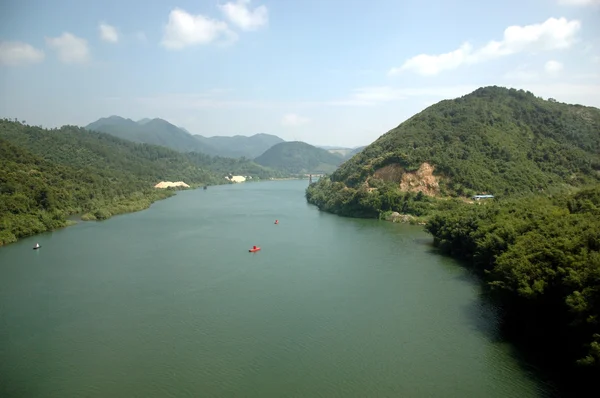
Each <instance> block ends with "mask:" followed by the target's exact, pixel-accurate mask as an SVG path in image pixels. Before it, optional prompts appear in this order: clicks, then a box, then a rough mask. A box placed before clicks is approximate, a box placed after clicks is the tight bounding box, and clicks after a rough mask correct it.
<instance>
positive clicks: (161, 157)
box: [0, 119, 225, 245]
mask: <svg viewBox="0 0 600 398" xmlns="http://www.w3.org/2000/svg"><path fill="white" fill-rule="evenodd" d="M162 180H170V181H178V180H184V181H185V182H187V183H189V184H217V183H224V182H225V179H224V178H223V177H221V176H219V175H217V174H215V173H214V172H212V171H209V170H206V169H203V168H201V167H198V166H197V165H196V164H194V163H193V162H191V161H190V160H189V159H188V158H187V157H186V156H185V155H184V154H180V153H178V152H175V151H173V150H171V149H167V148H163V147H159V146H153V145H146V144H137V143H133V142H129V141H125V140H122V139H119V138H116V137H113V136H111V135H108V134H103V133H93V132H89V131H87V130H84V129H81V128H78V127H73V126H65V127H62V128H60V129H52V130H46V129H42V128H39V127H33V126H27V125H24V124H21V123H18V122H11V121H8V120H5V119H4V120H0V245H2V244H6V243H10V242H13V241H15V240H16V239H18V238H21V237H24V236H28V235H32V234H35V233H39V232H43V231H47V230H51V229H54V228H58V227H61V226H64V225H66V223H67V221H66V219H67V217H68V216H69V215H71V214H78V213H85V217H86V218H88V219H105V218H108V217H110V216H112V215H115V214H120V213H124V212H128V211H135V210H141V209H144V208H146V207H148V206H149V205H150V204H151V203H152V202H153V201H155V200H157V199H161V198H166V197H168V196H170V195H172V193H173V192H172V191H170V190H157V189H155V188H153V186H154V185H155V184H156V183H157V182H160V181H162Z"/></svg>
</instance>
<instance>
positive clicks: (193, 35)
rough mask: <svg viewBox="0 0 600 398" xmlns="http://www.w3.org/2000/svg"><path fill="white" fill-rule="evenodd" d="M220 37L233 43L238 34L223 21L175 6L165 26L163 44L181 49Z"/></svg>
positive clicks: (214, 40) (169, 47)
mask: <svg viewBox="0 0 600 398" xmlns="http://www.w3.org/2000/svg"><path fill="white" fill-rule="evenodd" d="M219 39H224V42H225V43H231V42H233V41H235V40H236V39H237V34H236V33H235V32H233V31H232V30H231V29H229V26H228V25H227V23H225V22H223V21H219V20H215V19H211V18H209V17H205V16H204V15H201V14H198V15H192V14H190V13H188V12H186V11H184V10H182V9H180V8H175V9H173V10H172V11H171V12H170V14H169V22H168V23H167V24H166V26H165V28H164V35H163V39H162V41H161V44H162V45H163V46H164V47H165V48H168V49H171V50H181V49H183V48H185V47H188V46H194V45H203V44H209V43H213V42H216V41H218V40H219Z"/></svg>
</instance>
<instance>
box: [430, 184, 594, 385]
mask: <svg viewBox="0 0 600 398" xmlns="http://www.w3.org/2000/svg"><path fill="white" fill-rule="evenodd" d="M426 230H427V231H429V232H430V233H431V234H432V235H433V236H434V243H435V245H436V246H437V247H439V249H440V250H441V251H442V252H444V253H447V254H450V255H452V256H455V257H458V258H461V259H464V260H466V263H467V264H468V265H469V266H471V267H473V268H474V269H475V270H477V271H478V272H479V273H480V274H481V275H482V278H483V280H484V282H485V284H486V287H487V288H488V290H489V291H490V293H491V294H492V295H493V297H494V298H495V299H497V300H498V302H499V304H500V305H501V306H502V309H503V313H504V320H505V321H506V326H507V328H508V329H511V330H512V332H513V334H515V335H517V336H518V337H519V338H520V339H523V341H525V342H526V343H527V344H528V345H529V346H530V347H531V346H532V345H533V346H535V348H536V349H537V351H538V355H541V357H542V359H543V361H544V362H545V363H552V364H553V365H555V366H559V367H561V368H563V370H564V367H565V364H566V367H567V368H570V369H569V370H571V372H569V373H567V374H566V376H567V377H568V378H570V379H572V380H571V381H574V380H573V378H575V377H577V382H578V383H586V382H591V379H592V377H593V376H594V375H595V376H597V375H599V374H600V186H596V187H594V188H590V189H583V190H581V191H579V192H577V193H575V194H559V195H555V196H554V197H544V196H541V195H532V196H529V197H522V198H518V199H517V198H514V199H513V198H510V199H505V200H500V201H493V202H488V203H482V205H480V206H477V205H469V204H460V205H456V206H453V208H451V209H446V211H444V212H440V213H437V214H436V215H434V216H433V217H432V218H431V220H430V221H429V223H428V224H427V226H426Z"/></svg>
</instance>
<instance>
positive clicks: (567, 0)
mask: <svg viewBox="0 0 600 398" xmlns="http://www.w3.org/2000/svg"><path fill="white" fill-rule="evenodd" d="M558 4H562V5H566V6H591V5H600V0H558Z"/></svg>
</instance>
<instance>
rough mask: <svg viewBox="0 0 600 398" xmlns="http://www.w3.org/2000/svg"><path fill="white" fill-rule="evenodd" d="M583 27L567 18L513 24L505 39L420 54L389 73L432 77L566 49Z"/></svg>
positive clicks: (508, 29)
mask: <svg viewBox="0 0 600 398" xmlns="http://www.w3.org/2000/svg"><path fill="white" fill-rule="evenodd" d="M580 29H581V22H579V21H578V20H571V21H569V20H567V19H566V18H558V19H557V18H548V19H547V20H546V21H545V22H543V23H541V24H533V25H526V26H509V27H508V28H506V29H505V30H504V37H503V39H502V40H501V41H495V40H492V41H490V42H488V43H487V44H486V45H485V46H483V47H481V48H479V49H477V50H473V47H472V45H471V44H470V43H464V44H463V45H462V46H460V47H459V48H458V49H456V50H454V51H451V52H448V53H445V54H439V55H428V54H420V55H417V56H415V57H412V58H410V59H408V60H407V61H406V62H404V64H403V65H402V66H400V67H399V68H392V69H391V70H390V71H389V74H390V75H396V74H399V73H401V72H403V71H407V70H408V71H414V72H415V73H418V74H420V75H423V76H431V75H436V74H438V73H440V72H442V71H444V70H452V69H456V68H458V67H459V66H461V65H470V64H476V63H480V62H484V61H488V60H491V59H495V58H499V57H504V56H508V55H512V54H518V53H525V52H529V53H536V52H539V51H552V50H563V49H567V48H569V47H571V46H572V45H573V44H574V43H575V42H576V39H577V37H576V36H577V34H578V33H579V30H580Z"/></svg>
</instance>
